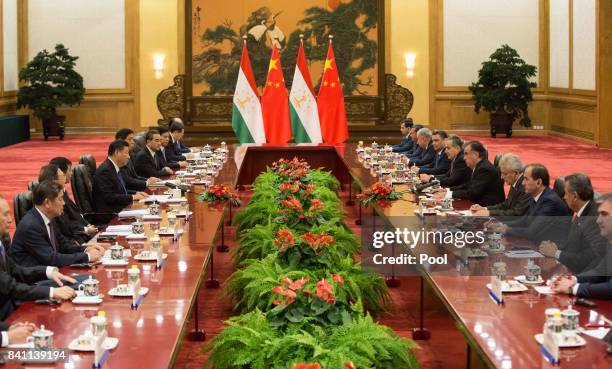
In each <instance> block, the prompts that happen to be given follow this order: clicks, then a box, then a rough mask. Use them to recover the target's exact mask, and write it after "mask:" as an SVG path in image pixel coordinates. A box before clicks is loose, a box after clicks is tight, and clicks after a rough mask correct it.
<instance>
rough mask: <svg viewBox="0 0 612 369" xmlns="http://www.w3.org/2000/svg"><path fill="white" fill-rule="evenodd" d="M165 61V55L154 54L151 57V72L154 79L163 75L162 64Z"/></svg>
mask: <svg viewBox="0 0 612 369" xmlns="http://www.w3.org/2000/svg"><path fill="white" fill-rule="evenodd" d="M165 61H166V55H164V54H154V55H153V70H154V71H155V78H157V79H160V78H162V77H163V75H164V63H165Z"/></svg>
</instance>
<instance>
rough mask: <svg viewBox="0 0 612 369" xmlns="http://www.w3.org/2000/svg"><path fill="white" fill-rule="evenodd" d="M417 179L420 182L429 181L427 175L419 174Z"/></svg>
mask: <svg viewBox="0 0 612 369" xmlns="http://www.w3.org/2000/svg"><path fill="white" fill-rule="evenodd" d="M419 178H421V182H423V183H427V182H429V180H430V179H431V176H430V175H429V174H419Z"/></svg>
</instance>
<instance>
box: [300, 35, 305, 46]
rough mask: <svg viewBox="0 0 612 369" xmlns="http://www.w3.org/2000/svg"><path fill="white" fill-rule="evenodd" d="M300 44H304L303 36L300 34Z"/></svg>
mask: <svg viewBox="0 0 612 369" xmlns="http://www.w3.org/2000/svg"><path fill="white" fill-rule="evenodd" d="M300 44H302V45H303V44H304V34H303V33H300Z"/></svg>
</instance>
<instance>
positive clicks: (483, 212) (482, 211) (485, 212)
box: [472, 208, 489, 217]
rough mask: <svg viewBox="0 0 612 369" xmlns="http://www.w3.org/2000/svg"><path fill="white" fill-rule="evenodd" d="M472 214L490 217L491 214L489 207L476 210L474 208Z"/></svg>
mask: <svg viewBox="0 0 612 369" xmlns="http://www.w3.org/2000/svg"><path fill="white" fill-rule="evenodd" d="M472 215H475V216H477V217H488V216H489V209H487V208H482V209H480V210H476V211H473V210H472Z"/></svg>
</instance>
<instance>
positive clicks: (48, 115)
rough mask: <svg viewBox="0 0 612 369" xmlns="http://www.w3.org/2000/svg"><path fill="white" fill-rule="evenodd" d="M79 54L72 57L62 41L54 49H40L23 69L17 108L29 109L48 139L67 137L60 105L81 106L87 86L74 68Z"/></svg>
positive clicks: (64, 119)
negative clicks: (60, 113)
mask: <svg viewBox="0 0 612 369" xmlns="http://www.w3.org/2000/svg"><path fill="white" fill-rule="evenodd" d="M77 59H78V56H71V55H70V54H69V53H68V49H67V48H65V47H64V45H62V44H57V45H55V51H54V52H52V53H50V52H48V51H47V50H43V51H41V52H39V53H38V54H37V55H36V56H35V57H34V59H32V60H31V61H30V62H29V63H28V64H27V65H26V66H25V67H24V68H23V69H22V70H21V71H20V72H19V80H20V81H22V82H23V84H22V85H21V87H20V88H19V92H18V93H17V107H18V108H22V107H25V108H30V109H32V112H33V114H34V116H35V117H37V118H39V119H40V120H41V121H42V124H43V135H44V136H45V140H46V139H48V137H49V136H59V137H60V139H63V138H64V122H65V121H66V117H65V116H63V115H58V114H57V109H58V108H59V107H60V106H74V105H79V104H80V103H81V101H82V100H83V95H84V94H85V88H83V77H81V75H80V74H79V73H78V72H77V71H75V70H74V67H75V65H76V63H75V61H76V60H77Z"/></svg>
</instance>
